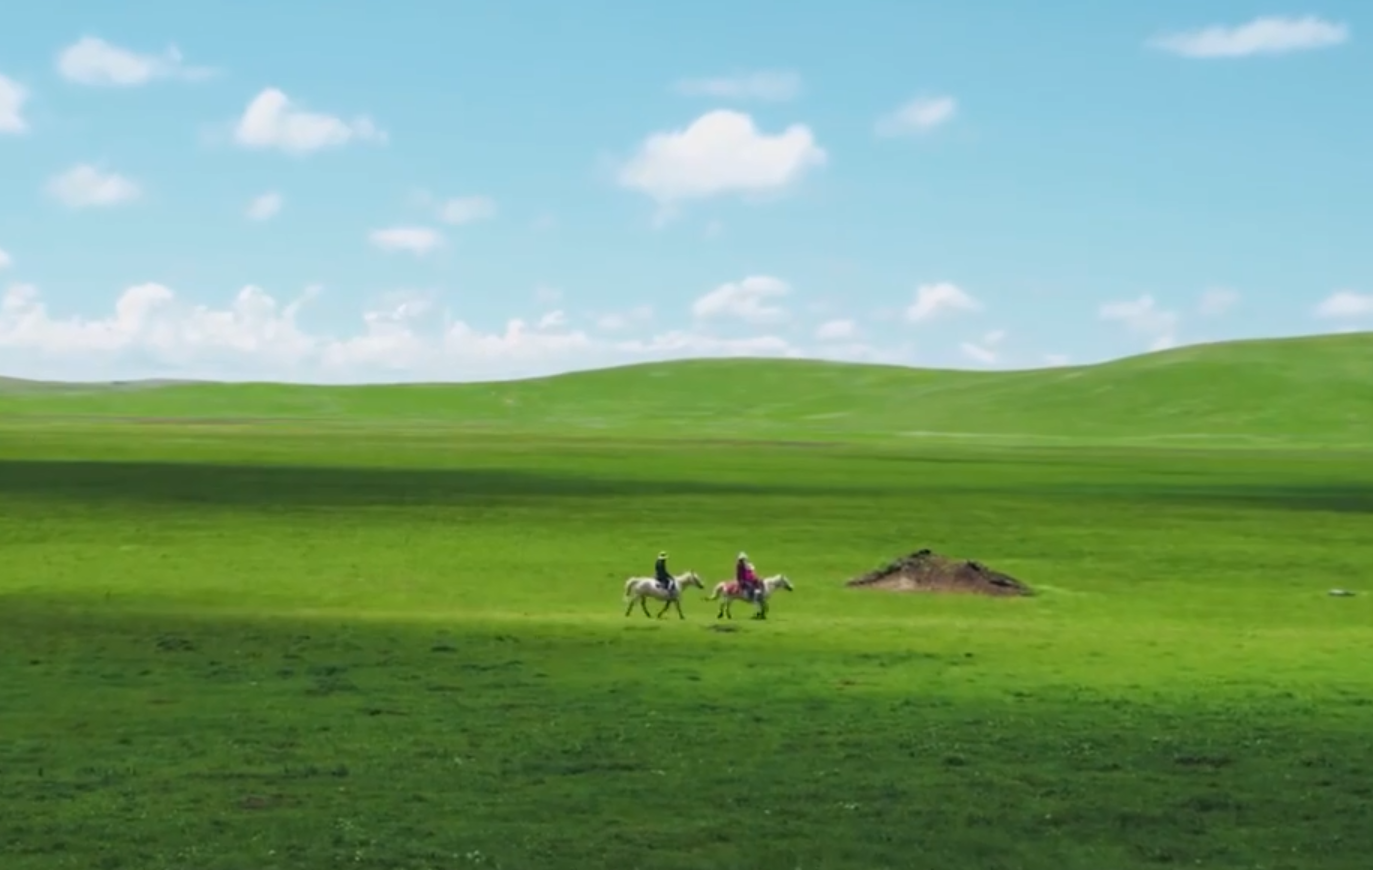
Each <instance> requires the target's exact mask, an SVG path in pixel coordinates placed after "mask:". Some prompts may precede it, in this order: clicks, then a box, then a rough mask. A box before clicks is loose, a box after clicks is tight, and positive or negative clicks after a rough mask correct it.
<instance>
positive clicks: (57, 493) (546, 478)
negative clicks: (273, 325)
mask: <svg viewBox="0 0 1373 870" xmlns="http://www.w3.org/2000/svg"><path fill="white" fill-rule="evenodd" d="M877 491H880V490H877ZM874 492H875V490H874V489H872V488H870V487H869V488H863V487H853V486H847V487H832V486H825V487H819V486H814V485H812V486H807V485H805V484H804V483H798V484H783V483H777V484H768V483H745V482H739V481H712V480H707V479H702V478H695V479H678V480H670V479H645V478H635V477H598V476H590V475H588V476H580V475H576V474H557V473H550V472H542V471H529V470H521V469H509V468H441V469H415V468H339V467H328V466H287V465H218V464H203V465H202V464H192V463H158V462H88V461H15V460H0V497H18V498H34V499H43V500H49V501H52V500H67V501H80V502H86V503H100V502H115V503H117V502H130V503H141V504H202V505H210V506H214V505H222V506H226V507H258V506H273V505H277V506H298V507H347V506H375V505H426V504H428V505H445V504H462V503H467V502H472V501H490V500H497V499H530V498H541V499H547V498H567V499H585V498H606V499H615V498H633V497H657V498H672V497H675V496H691V495H695V496H712V495H714V496H731V495H749V496H787V495H790V496H805V495H811V496H834V495H843V494H845V493H847V494H852V495H861V494H864V493H874Z"/></svg>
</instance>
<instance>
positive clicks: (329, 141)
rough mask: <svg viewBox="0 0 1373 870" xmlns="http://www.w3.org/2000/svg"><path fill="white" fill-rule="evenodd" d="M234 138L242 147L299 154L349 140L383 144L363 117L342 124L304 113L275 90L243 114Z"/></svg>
mask: <svg viewBox="0 0 1373 870" xmlns="http://www.w3.org/2000/svg"><path fill="white" fill-rule="evenodd" d="M234 138H235V140H236V141H237V142H238V143H239V144H240V145H242V146H243V147H245V148H257V149H263V148H276V149H279V150H281V151H284V152H286V153H287V154H293V155H302V154H308V153H310V152H313V151H319V150H321V149H324V148H338V147H341V146H343V145H346V144H348V143H349V142H352V141H358V142H385V141H386V139H387V135H386V133H385V131H383V130H380V129H379V128H378V127H377V126H376V125H375V124H374V123H373V122H372V121H371V119H369V118H367V117H366V116H361V117H358V118H355V119H354V120H352V121H344V120H343V119H341V118H337V117H335V116H333V115H326V114H322V113H318V112H310V111H306V110H305V109H302V108H299V107H297V106H296V105H295V104H294V103H292V101H291V99H290V98H289V97H287V96H286V94H284V93H283V92H281V91H279V90H277V89H276V88H265V89H263V90H262V92H261V93H259V94H258V95H257V96H256V97H254V98H253V100H252V102H250V103H249V104H248V107H247V108H246V109H245V110H244V111H243V115H242V117H240V118H239V120H238V124H237V126H236V127H235V128H234Z"/></svg>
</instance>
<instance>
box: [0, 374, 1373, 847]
mask: <svg viewBox="0 0 1373 870" xmlns="http://www.w3.org/2000/svg"><path fill="white" fill-rule="evenodd" d="M207 389H208V388H207ZM378 395H380V394H378ZM171 410H175V409H171ZM201 410H202V409H197V408H188V409H186V410H185V411H183V413H186V414H193V413H194V414H199V413H201ZM229 410H232V409H229ZM434 416H436V417H437V416H440V415H439V414H437V413H436V414H435V415H434ZM550 428H552V429H554V430H556V429H557V428H558V427H556V426H553V427H550ZM625 428H626V429H628V430H631V431H632V430H633V427H629V426H627V427H625ZM1260 434H1261V433H1260ZM1351 456H1353V458H1351ZM97 459H98V460H100V461H95V460H97ZM1370 486H1373V471H1370V470H1369V466H1368V464H1367V463H1360V462H1358V461H1357V456H1355V455H1353V454H1340V453H1334V452H1329V451H1314V450H1278V449H1267V450H1263V451H1250V450H1242V449H1229V450H1223V451H1220V450H1215V451H1202V450H1189V451H1182V450H1158V449H1143V448H1137V447H1125V446H1117V447H1096V448H1086V447H1083V446H1080V445H1077V446H1072V447H1066V448H1058V447H1052V446H1044V445H1038V446H1018V447H1009V446H1002V447H994V446H989V445H987V444H985V443H983V444H980V445H973V446H969V445H968V444H944V443H941V444H931V443H923V444H921V445H920V446H919V448H918V449H912V448H909V447H905V448H903V447H899V446H893V445H889V444H877V443H869V444H811V445H809V446H807V445H789V444H776V443H712V442H708V441H697V442H674V441H661V440H648V439H643V438H638V439H636V438H634V437H630V436H627V435H620V436H617V437H613V438H607V439H592V438H587V437H571V436H567V435H557V434H553V433H551V432H546V433H544V434H532V433H529V432H525V433H523V434H508V433H505V434H500V433H498V434H490V435H486V434H481V433H474V432H471V431H458V430H456V429H453V428H445V427H416V426H413V425H395V426H389V427H388V426H384V425H380V424H377V425H372V426H369V427H364V428H359V429H346V428H340V427H337V426H317V425H314V424H307V423H296V424H292V425H289V426H282V425H265V424H264V425H253V426H246V425H239V426H232V427H231V426H204V425H200V426H188V425H178V424H163V425H131V424H113V423H105V424H99V425H96V424H86V423H77V422H71V421H66V422H60V423H54V422H52V421H51V420H49V421H47V422H45V423H43V424H42V425H37V424H35V423H33V422H30V423H27V424H22V425H13V426H11V427H8V428H4V429H0V547H3V550H2V551H3V553H4V559H5V565H4V568H3V569H0V638H3V639H4V650H5V655H4V656H3V658H0V699H3V702H0V782H3V783H4V784H5V788H4V789H3V790H0V819H3V820H4V821H3V823H0V866H3V867H4V868H6V870H29V868H45V870H46V868H65V867H72V868H76V867H80V868H90V867H101V868H119V867H129V868H133V867H137V868H140V870H152V868H182V867H190V866H194V867H197V868H207V870H218V868H225V870H227V868H242V867H254V868H264V870H265V868H277V867H280V868H288V867H289V868H313V867H332V866H338V865H340V864H348V865H349V866H356V867H374V868H430V867H432V868H440V867H443V868H450V867H464V866H487V867H505V868H522V867H537V868H557V867H645V868H650V867H651V868H660V867H661V868H688V867H690V868H695V867H758V868H770V867H777V868H795V867H806V868H841V867H842V868H850V867H852V868H883V867H891V868H898V867H900V868H907V867H914V868H924V867H929V868H947V867H959V868H1007V870H1009V868H1034V870H1038V868H1083V870H1087V868H1091V870H1097V868H1101V867H1111V868H1121V870H1130V868H1144V867H1157V866H1169V865H1188V866H1202V867H1208V868H1241V867H1244V868H1251V867H1264V868H1315V867H1320V868H1336V870H1338V868H1350V870H1353V868H1358V870H1362V868H1364V867H1366V866H1367V854H1368V852H1369V850H1370V847H1373V826H1370V824H1369V823H1370V822H1371V821H1373V809H1371V808H1370V807H1373V804H1371V803H1370V792H1371V791H1373V788H1370V786H1369V773H1370V771H1371V770H1373V750H1370V749H1369V748H1368V745H1367V740H1366V735H1367V734H1368V733H1369V729H1370V726H1373V701H1370V698H1371V697H1373V696H1371V695H1370V690H1373V669H1369V668H1368V667H1367V666H1366V665H1364V664H1362V654H1363V651H1364V650H1366V649H1367V648H1368V646H1369V643H1370V641H1373V623H1370V619H1369V617H1370V615H1373V614H1371V613H1370V606H1369V600H1370V599H1369V598H1368V597H1367V596H1357V597H1354V598H1329V597H1327V596H1326V594H1325V593H1326V591H1327V589H1329V588H1331V587H1336V586H1340V587H1350V588H1354V589H1356V590H1359V591H1364V592H1373V590H1367V589H1364V588H1363V587H1362V586H1361V580H1360V578H1361V577H1362V576H1363V570H1364V569H1363V566H1364V565H1366V564H1367V563H1368V561H1369V556H1370V555H1371V553H1370V551H1373V544H1369V543H1368V539H1367V535H1366V524H1367V514H1368V512H1369V510H1370V508H1373V493H1371V492H1370ZM920 546H933V547H935V548H936V549H938V550H940V551H942V552H947V553H949V554H951V555H955V556H969V557H976V558H979V559H981V560H983V561H985V562H987V563H988V564H990V565H992V566H993V567H996V568H999V569H1002V570H1006V571H1008V572H1009V573H1011V574H1014V575H1016V576H1018V577H1020V578H1022V579H1024V580H1026V581H1027V582H1029V583H1030V584H1032V585H1033V586H1035V587H1036V588H1037V589H1038V590H1039V593H1040V594H1038V595H1037V596H1035V597H1034V598H1031V599H1024V600H1014V599H1012V600H1007V599H999V600H986V599H972V598H956V597H921V596H897V595H891V594H883V593H878V592H872V591H859V590H850V589H845V588H843V585H842V581H843V580H844V579H845V578H847V577H849V576H853V575H856V574H858V573H861V572H862V571H863V570H866V569H868V568H870V567H873V566H874V564H876V563H879V562H881V561H883V560H885V559H886V558H888V557H891V556H895V555H899V554H900V553H902V552H904V551H908V550H911V549H915V548H917V547H920ZM660 547H667V548H668V549H669V550H670V551H671V553H672V557H673V564H674V566H675V567H676V568H677V569H678V570H684V569H686V568H695V569H697V570H699V571H702V572H703V573H705V574H706V576H707V579H708V580H715V579H721V578H722V577H723V576H724V575H725V574H726V573H727V572H728V570H729V567H730V565H729V563H730V559H731V557H732V556H733V554H734V552H735V551H736V550H737V549H739V548H740V547H743V548H745V549H747V550H749V552H750V554H751V555H753V556H754V557H755V559H756V560H757V561H758V562H759V567H760V569H761V570H763V571H764V572H766V573H771V572H773V571H785V572H786V573H787V574H788V575H789V576H791V578H792V579H793V581H794V582H795V583H796V586H797V591H796V592H794V593H792V594H790V595H787V594H786V593H782V594H781V596H780V597H779V598H778V600H777V602H776V605H775V607H774V611H773V618H772V619H771V620H769V621H768V622H767V623H761V624H760V623H755V622H751V621H748V620H742V621H739V620H736V622H735V624H734V628H735V630H734V631H727V632H721V631H716V630H714V627H715V626H716V624H717V620H716V619H715V618H714V611H713V607H712V606H710V605H707V604H705V603H703V602H701V601H700V600H699V593H692V594H690V595H689V596H688V598H687V600H686V601H685V604H684V607H685V610H686V613H687V615H688V619H687V620H685V621H679V620H677V619H675V617H670V618H665V619H664V620H662V621H656V620H646V619H644V618H643V617H642V615H640V614H639V613H637V612H636V613H635V614H633V615H632V616H630V617H628V618H626V617H625V616H624V615H623V605H622V604H621V602H620V597H619V594H620V587H621V582H622V580H623V577H624V576H625V575H626V574H627V573H630V572H637V573H643V572H645V571H647V569H648V568H649V566H650V560H651V559H652V556H653V554H654V553H656V551H657V550H658V549H659V548H660ZM740 612H743V611H742V610H740Z"/></svg>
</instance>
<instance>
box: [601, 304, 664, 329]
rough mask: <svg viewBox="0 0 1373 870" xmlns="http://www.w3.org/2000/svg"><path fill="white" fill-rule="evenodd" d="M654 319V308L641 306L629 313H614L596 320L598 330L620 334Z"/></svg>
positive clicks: (603, 315)
mask: <svg viewBox="0 0 1373 870" xmlns="http://www.w3.org/2000/svg"><path fill="white" fill-rule="evenodd" d="M652 319H653V308H652V307H651V306H648V305H640V306H637V307H635V308H631V309H630V310H629V311H623V312H621V311H612V312H610V313H609V314H602V315H601V316H600V317H598V318H596V328H597V329H599V330H601V331H602V332H619V331H620V330H623V329H628V328H630V327H631V326H638V325H640V324H643V323H647V322H648V321H650V320H652Z"/></svg>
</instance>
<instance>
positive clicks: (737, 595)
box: [706, 574, 796, 619]
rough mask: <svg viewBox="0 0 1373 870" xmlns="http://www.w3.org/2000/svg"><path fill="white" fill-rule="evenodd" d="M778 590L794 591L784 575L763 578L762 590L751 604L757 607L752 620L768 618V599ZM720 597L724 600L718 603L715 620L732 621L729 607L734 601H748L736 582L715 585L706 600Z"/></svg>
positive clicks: (732, 615) (726, 581) (730, 581)
mask: <svg viewBox="0 0 1373 870" xmlns="http://www.w3.org/2000/svg"><path fill="white" fill-rule="evenodd" d="M778 589H785V590H787V591H788V592H794V591H796V590H795V589H794V588H793V587H792V585H791V581H790V580H788V579H787V575H785V574H774V575H772V576H771V577H764V578H763V582H762V589H760V590H759V594H758V597H757V599H755V600H754V601H753V602H752V603H753V604H756V605H757V606H758V612H757V613H755V614H753V618H754V619H767V618H768V599H769V598H771V597H772V593H774V592H776V591H777V590H778ZM721 596H724V599H725V600H724V601H721V602H720V612H719V613H717V614H716V615H715V618H716V619H721V618H725V619H733V618H734V614H733V613H731V612H730V607H731V605H733V604H734V602H736V601H748V600H749V597H748V595H746V594H745V593H744V590H743V589H741V588H739V583H738V581H737V580H725V581H724V582H722V583H716V584H715V588H714V589H713V590H712V591H711V593H710V597H709V598H707V599H706V600H707V601H715V600H717V599H719V598H720V597H721Z"/></svg>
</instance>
